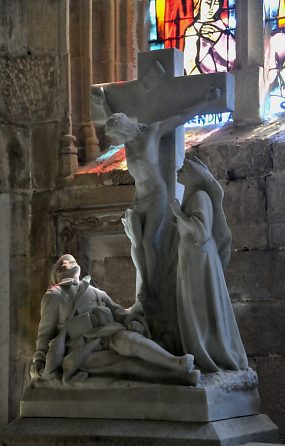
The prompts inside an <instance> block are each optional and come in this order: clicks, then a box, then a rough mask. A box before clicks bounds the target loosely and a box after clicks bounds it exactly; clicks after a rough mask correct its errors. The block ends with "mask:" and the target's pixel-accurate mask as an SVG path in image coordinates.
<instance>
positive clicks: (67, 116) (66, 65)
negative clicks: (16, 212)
mask: <svg viewBox="0 0 285 446" xmlns="http://www.w3.org/2000/svg"><path fill="white" fill-rule="evenodd" d="M59 19H60V20H61V27H60V29H59V54H60V58H61V67H60V68H61V79H62V83H63V85H62V89H63V96H64V97H65V110H64V113H63V116H64V118H63V121H64V122H63V123H62V128H63V129H64V130H63V133H62V136H61V146H60V147H61V148H60V160H59V174H60V175H62V176H69V175H72V174H73V173H74V172H76V171H77V169H78V151H77V147H76V146H75V141H76V138H75V136H73V134H72V130H73V129H72V119H71V64H70V45H69V0H67V1H62V2H60V3H59ZM64 79H65V82H64Z"/></svg>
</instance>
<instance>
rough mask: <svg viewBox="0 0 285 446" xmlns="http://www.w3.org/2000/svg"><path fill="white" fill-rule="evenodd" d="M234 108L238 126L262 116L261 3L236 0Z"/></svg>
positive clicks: (262, 41) (263, 103)
mask: <svg viewBox="0 0 285 446" xmlns="http://www.w3.org/2000/svg"><path fill="white" fill-rule="evenodd" d="M236 8H237V24H238V25H237V32H236V45H237V58H236V66H235V70H234V75H235V79H236V106H235V113H234V119H235V122H236V123H237V124H238V125H246V124H254V123H259V122H260V121H261V120H262V118H263V117H264V114H265V104H266V98H265V94H264V91H265V85H264V56H263V55H264V18H263V0H256V1H254V2H252V1H248V0H238V1H237V5H236Z"/></svg>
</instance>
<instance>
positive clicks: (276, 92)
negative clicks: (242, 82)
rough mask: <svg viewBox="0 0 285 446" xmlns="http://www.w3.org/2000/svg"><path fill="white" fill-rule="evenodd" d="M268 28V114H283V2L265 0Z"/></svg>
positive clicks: (284, 81)
mask: <svg viewBox="0 0 285 446" xmlns="http://www.w3.org/2000/svg"><path fill="white" fill-rule="evenodd" d="M264 4H265V10H266V13H267V26H269V28H270V44H269V83H270V114H271V115H275V114H277V113H282V112H283V113H284V112H285V0H265V1H264Z"/></svg>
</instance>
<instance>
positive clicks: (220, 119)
mask: <svg viewBox="0 0 285 446" xmlns="http://www.w3.org/2000/svg"><path fill="white" fill-rule="evenodd" d="M232 121H233V115H232V113H230V112H228V113H215V114H214V113H210V114H207V115H197V116H195V117H194V118H193V119H191V121H188V122H187V123H186V124H185V128H186V129H188V128H195V127H205V126H208V125H223V124H226V123H228V122H232Z"/></svg>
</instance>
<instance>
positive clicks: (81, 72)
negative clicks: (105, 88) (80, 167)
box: [70, 0, 99, 161]
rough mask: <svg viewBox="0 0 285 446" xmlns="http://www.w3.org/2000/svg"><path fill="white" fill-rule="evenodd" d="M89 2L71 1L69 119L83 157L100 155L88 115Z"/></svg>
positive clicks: (85, 0) (92, 157) (89, 159)
mask: <svg viewBox="0 0 285 446" xmlns="http://www.w3.org/2000/svg"><path fill="white" fill-rule="evenodd" d="M91 19H92V1H91V0H71V1H70V25H71V26H70V49H71V88H72V96H71V97H72V121H73V126H74V131H75V135H76V137H77V140H78V145H80V146H82V147H84V148H85V157H84V158H85V160H86V161H91V160H94V159H95V158H96V157H97V156H98V155H99V146H98V139H97V137H96V132H95V128H94V126H93V125H92V123H91V116H90V85H91V83H92V81H91V79H92V74H91V73H92V40H91V35H92V20H91Z"/></svg>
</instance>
